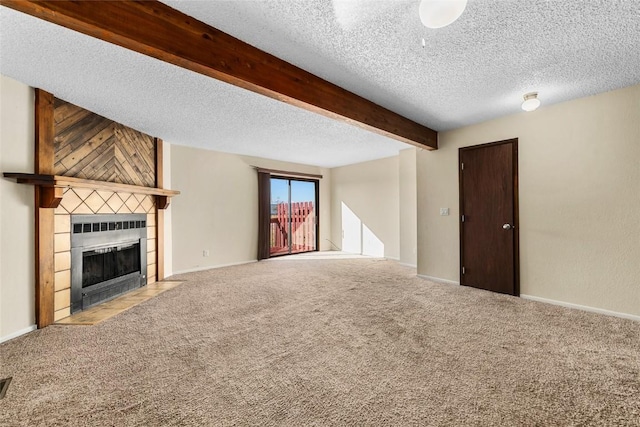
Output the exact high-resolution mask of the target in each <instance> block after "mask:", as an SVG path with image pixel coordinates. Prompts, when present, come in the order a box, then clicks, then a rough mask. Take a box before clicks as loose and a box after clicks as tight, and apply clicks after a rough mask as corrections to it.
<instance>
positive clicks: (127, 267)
mask: <svg viewBox="0 0 640 427" xmlns="http://www.w3.org/2000/svg"><path fill="white" fill-rule="evenodd" d="M137 271H140V243H139V242H133V243H130V244H125V245H118V246H109V247H106V248H99V249H93V250H89V251H85V252H83V253H82V287H83V288H86V287H87V286H92V285H95V284H97V283H101V282H105V281H107V280H111V279H115V278H116V277H121V276H125V275H127V274H130V273H135V272H137Z"/></svg>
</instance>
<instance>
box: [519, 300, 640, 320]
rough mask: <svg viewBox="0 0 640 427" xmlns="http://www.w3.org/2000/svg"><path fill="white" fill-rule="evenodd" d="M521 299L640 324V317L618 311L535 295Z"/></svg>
mask: <svg viewBox="0 0 640 427" xmlns="http://www.w3.org/2000/svg"><path fill="white" fill-rule="evenodd" d="M520 298H522V299H526V300H530V301H537V302H544V303H546V304H553V305H559V306H561V307H566V308H575V309H577V310H582V311H588V312H590V313H598V314H605V315H607V316H614V317H620V318H622V319H629V320H635V321H636V322H640V316H636V315H634V314H627V313H620V312H617V311H611V310H605V309H603V308H596V307H589V306H587V305H580V304H572V303H570V302H564V301H557V300H553V299H547V298H541V297H534V296H533V295H525V294H520Z"/></svg>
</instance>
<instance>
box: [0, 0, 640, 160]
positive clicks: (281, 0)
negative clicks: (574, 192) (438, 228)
mask: <svg viewBox="0 0 640 427" xmlns="http://www.w3.org/2000/svg"><path fill="white" fill-rule="evenodd" d="M165 3H167V4H169V5H170V6H172V7H174V8H176V9H179V10H181V11H183V12H185V13H187V14H188V15H191V16H193V17H195V18H197V19H199V20H201V21H204V22H206V23H208V24H210V25H212V26H214V27H217V28H219V29H221V30H223V31H225V32H227V33H229V34H231V35H233V36H235V37H237V38H239V39H241V40H243V41H246V42H248V43H249V44H252V45H254V46H256V47H258V48H260V49H263V50H265V51H267V52H269V53H272V54H274V55H276V56H278V57H280V58H282V59H284V60H286V61H289V62H291V63H293V64H295V65H297V66H299V67H301V68H304V69H306V70H308V71H310V72H312V73H314V74H316V75H318V76H320V77H322V78H324V79H326V80H329V81H331V82H333V83H335V84H337V85H339V86H342V87H344V88H346V89H348V90H350V91H352V92H355V93H357V94H359V95H361V96H363V97H365V98H368V99H370V100H372V101H374V102H376V103H378V104H380V105H382V106H384V107H386V108H389V109H391V110H393V111H396V112H398V113H400V114H402V115H404V116H406V117H408V118H410V119H412V120H415V121H417V122H419V123H421V124H424V125H426V126H428V127H431V128H433V129H436V130H448V129H453V128H457V127H460V126H464V125H468V124H472V123H477V122H481V121H484V120H488V119H491V118H495V117H500V116H503V115H508V114H514V113H520V114H525V113H522V112H521V111H520V103H521V100H522V95H523V94H524V93H525V92H529V91H533V90H537V91H538V92H539V93H540V99H541V101H542V105H543V107H544V106H545V105H549V104H553V103H556V102H561V101H565V100H569V99H574V98H578V97H582V96H587V95H591V94H595V93H600V92H604V91H608V90H611V89H616V88H620V87H625V86H630V85H633V84H637V83H640V54H639V52H640V0H619V1H613V0H557V1H554V0H528V1H515V0H514V1H509V0H477V1H473V0H469V3H468V6H467V9H466V11H465V12H464V13H463V15H462V17H461V18H460V19H459V20H458V21H456V22H455V23H454V24H452V25H451V26H449V27H445V28H442V29H438V30H431V29H427V28H425V27H423V26H422V25H421V23H420V20H419V18H418V12H417V10H418V3H419V2H418V0H406V1H405V0H398V1H375V0H333V1H331V0H296V1H294V0H277V1H273V0H269V1H166V2H165ZM422 38H424V39H425V47H424V48H423V47H422V43H421V40H422ZM0 73H2V74H4V75H8V76H10V77H13V78H15V79H17V80H20V81H22V82H24V83H27V84H29V85H31V86H35V87H41V88H43V89H46V90H48V91H50V92H53V93H54V94H56V95H57V96H59V97H61V98H64V99H66V100H68V101H71V102H74V103H76V104H78V105H81V106H83V107H85V108H88V109H91V110H93V111H96V112H98V113H100V114H102V115H105V116H108V117H110V118H112V119H114V120H117V121H120V122H122V123H125V124H127V125H129V126H132V127H134V128H137V129H139V130H141V131H143V132H146V133H149V134H152V135H155V136H159V137H161V138H163V139H165V140H167V141H168V142H171V143H175V144H181V145H190V146H197V147H205V148H210V149H213V150H219V151H226V152H233V153H240V154H247V155H252V156H259V157H267V158H277V159H281V160H287V161H293V162H299V163H306V164H315V165H319V166H325V167H333V166H340V165H345V164H350V163H356V162H360V161H366V160H371V159H375V158H381V157H386V156H390V155H393V154H395V153H397V151H398V150H399V149H402V148H405V147H407V146H406V145H404V144H402V143H398V142H396V141H393V140H391V139H388V138H386V137H382V136H379V135H376V134H373V133H371V132H368V131H364V130H362V129H359V128H356V127H353V126H350V125H347V124H344V123H339V122H335V121H333V120H330V119H327V118H324V117H322V116H319V115H316V114H313V113H309V112H307V111H303V110H299V109H297V108H295V107H292V106H289V105H286V104H283V103H280V102H278V101H274V100H272V99H269V98H266V97H263V96H260V95H256V94H254V93H251V92H248V91H245V90H242V89H239V88H236V87H233V86H230V85H227V84H225V83H221V82H218V81H215V80H213V79H210V78H207V77H204V76H200V75H198V74H195V73H192V72H189V71H186V70H183V69H180V68H178V67H175V66H172V65H169V64H165V63H162V62H160V61H157V60H154V59H151V58H148V57H145V56H143V55H140V54H137V53H134V52H130V51H127V50H125V49H123V48H120V47H117V46H113V45H109V44H107V43H104V42H101V41H98V40H95V39H92V38H90V37H87V36H83V35H80V34H77V33H74V32H72V31H70V30H66V29H64V28H61V27H58V26H55V25H53V24H49V23H46V22H44V21H40V20H38V19H36V18H32V17H29V16H26V15H23V14H21V13H18V12H15V11H12V10H9V9H7V8H4V7H0ZM533 114H535V113H533Z"/></svg>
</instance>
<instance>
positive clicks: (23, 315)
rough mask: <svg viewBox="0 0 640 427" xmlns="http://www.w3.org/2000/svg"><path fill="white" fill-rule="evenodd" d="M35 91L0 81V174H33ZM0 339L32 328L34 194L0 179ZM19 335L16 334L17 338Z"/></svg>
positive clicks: (27, 186) (33, 301)
mask: <svg viewBox="0 0 640 427" xmlns="http://www.w3.org/2000/svg"><path fill="white" fill-rule="evenodd" d="M34 108H35V107H34V92H33V89H32V88H30V87H29V86H27V85H25V84H23V83H20V82H18V81H16V80H13V79H11V78H9V77H5V76H0V172H28V173H33V158H34V153H33V150H34V146H33V140H34ZM0 194H1V195H2V197H0V235H1V239H0V254H1V256H0V340H2V339H3V338H7V337H9V338H14V337H15V336H17V335H19V334H22V333H26V332H29V331H30V330H32V329H33V325H34V323H35V271H34V262H35V261H34V240H35V237H34V236H35V235H34V233H35V230H34V228H35V225H34V220H33V218H34V215H35V214H34V190H33V187H32V186H30V185H18V184H16V183H14V182H12V181H8V180H4V179H0ZM16 334H17V335H16Z"/></svg>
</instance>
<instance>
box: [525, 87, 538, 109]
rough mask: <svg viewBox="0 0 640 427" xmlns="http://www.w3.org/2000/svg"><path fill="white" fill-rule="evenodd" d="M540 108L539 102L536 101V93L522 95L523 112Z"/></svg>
mask: <svg viewBox="0 0 640 427" xmlns="http://www.w3.org/2000/svg"><path fill="white" fill-rule="evenodd" d="M539 106H540V100H539V99H538V92H529V93H526V94H525V95H524V102H523V103H522V109H523V110H524V111H533V110H535V109H536V108H538V107H539Z"/></svg>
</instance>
